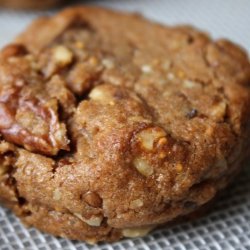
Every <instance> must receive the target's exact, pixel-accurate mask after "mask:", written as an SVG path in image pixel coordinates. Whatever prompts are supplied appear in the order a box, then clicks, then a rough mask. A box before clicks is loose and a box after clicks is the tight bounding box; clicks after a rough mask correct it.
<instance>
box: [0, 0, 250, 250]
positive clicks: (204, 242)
mask: <svg viewBox="0 0 250 250" xmlns="http://www.w3.org/2000/svg"><path fill="white" fill-rule="evenodd" d="M34 1H36V0H34ZM37 1H38V0H37ZM78 2H79V3H82V2H81V1H78ZM85 3H86V4H95V5H101V6H106V7H110V8H115V9H120V10H128V11H134V12H135V11H136V12H139V13H142V14H144V15H145V16H147V17H149V18H151V19H154V20H157V21H159V22H162V23H166V24H180V23H185V24H192V25H195V26H197V27H199V28H201V29H203V30H206V31H208V32H209V33H210V34H212V36H213V37H215V38H218V37H226V38H229V39H231V40H233V41H235V42H237V43H239V44H241V45H242V46H244V47H245V48H246V49H247V50H248V51H250V1H249V0H237V1H236V0H208V1H207V0H99V1H94V0H92V1H91V0H90V1H85ZM44 14H48V12H47V13H43V12H42V13H41V12H40V13H39V12H37V13H24V12H22V13H20V12H19V13H17V12H11V11H0V27H1V28H0V46H3V45H5V44H6V43H8V42H9V41H11V40H12V39H13V38H14V37H15V35H16V34H17V33H18V32H21V31H22V30H23V29H24V28H25V26H26V25H27V24H28V23H29V22H30V21H31V20H32V19H33V18H35V17H36V16H38V15H44ZM248 165H250V164H248ZM246 167H250V166H246ZM12 249H18V250H19V249H25V250H36V249H39V250H50V249H51V250H57V249H64V250H85V249H93V250H94V249H95V250H132V249H138V250H156V249H169V250H172V249H173V250H222V249H225V250H234V249H237V250H245V249H246V250H250V168H248V170H247V168H246V170H245V171H244V172H243V174H241V176H240V177H239V178H237V180H236V181H235V184H234V185H232V186H231V187H230V188H229V189H228V190H227V191H225V192H224V195H223V196H222V198H221V199H220V200H219V201H218V202H217V203H216V204H215V207H214V209H213V210H212V211H211V212H210V213H209V214H208V215H207V216H205V217H203V218H201V219H198V220H196V221H194V222H192V223H190V222H187V223H182V224H179V225H177V226H173V227H169V228H164V229H159V230H156V231H154V232H153V233H151V234H150V235H148V236H146V237H144V238H138V239H134V240H123V241H121V242H118V243H114V244H101V245H97V246H89V245H86V244H84V243H81V242H73V241H69V240H65V239H58V238H55V237H52V236H50V235H47V234H42V233H41V232H39V231H37V230H35V229H33V228H31V229H26V228H25V227H24V226H22V224H21V223H20V222H19V220H18V219H17V218H16V217H15V216H14V215H13V214H12V213H11V212H10V211H9V210H6V209H3V208H1V207H0V250H12Z"/></svg>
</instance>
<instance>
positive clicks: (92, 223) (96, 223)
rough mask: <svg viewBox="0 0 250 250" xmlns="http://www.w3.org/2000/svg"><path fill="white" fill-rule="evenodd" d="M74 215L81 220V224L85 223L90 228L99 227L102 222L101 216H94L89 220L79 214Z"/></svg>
mask: <svg viewBox="0 0 250 250" xmlns="http://www.w3.org/2000/svg"><path fill="white" fill-rule="evenodd" d="M74 215H75V216H76V217H77V218H78V219H80V220H82V221H83V222H85V223H87V224H88V225H89V226H92V227H99V226H100V225H101V223H102V220H103V217H102V216H96V215H94V216H92V217H90V218H89V219H86V218H84V217H83V216H82V215H81V214H79V213H74Z"/></svg>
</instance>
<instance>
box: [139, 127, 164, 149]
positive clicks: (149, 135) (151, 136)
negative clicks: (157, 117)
mask: <svg viewBox="0 0 250 250" xmlns="http://www.w3.org/2000/svg"><path fill="white" fill-rule="evenodd" d="M164 136H166V133H165V131H164V130H163V129H161V128H158V127H156V128H147V129H144V130H142V131H140V132H139V133H138V134H137V138H138V139H139V141H140V142H141V145H142V146H143V148H145V149H147V150H152V149H153V148H154V143H155V142H156V141H157V140H159V139H160V138H162V137H164Z"/></svg>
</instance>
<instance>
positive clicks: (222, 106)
mask: <svg viewBox="0 0 250 250" xmlns="http://www.w3.org/2000/svg"><path fill="white" fill-rule="evenodd" d="M226 108H227V104H226V102H219V103H217V104H216V105H213V106H212V109H211V116H212V117H213V118H215V119H216V120H221V119H222V118H223V117H224V116H225V114H226Z"/></svg>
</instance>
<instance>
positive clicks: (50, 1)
mask: <svg viewBox="0 0 250 250" xmlns="http://www.w3.org/2000/svg"><path fill="white" fill-rule="evenodd" d="M60 2H63V0H0V6H3V7H7V8H14V9H46V8H49V7H53V6H55V5H57V4H59V3H60Z"/></svg>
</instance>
